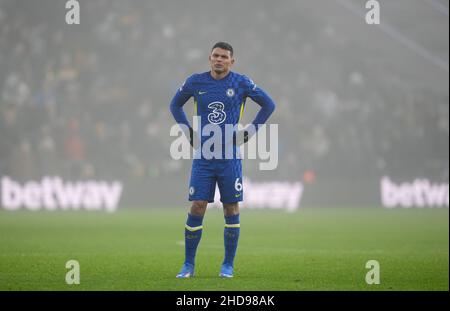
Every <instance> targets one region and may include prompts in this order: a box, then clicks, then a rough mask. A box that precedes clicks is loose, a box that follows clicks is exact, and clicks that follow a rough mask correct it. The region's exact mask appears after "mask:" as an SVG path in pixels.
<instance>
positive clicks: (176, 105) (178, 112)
mask: <svg viewBox="0 0 450 311" xmlns="http://www.w3.org/2000/svg"><path fill="white" fill-rule="evenodd" d="M192 80H193V76H191V77H189V78H188V79H187V80H186V82H185V83H184V84H183V85H182V86H181V87H180V88H179V89H178V91H177V92H176V93H175V96H174V97H173V98H172V101H171V102H170V112H171V113H172V115H173V117H174V119H175V121H176V122H177V123H178V124H183V125H185V126H186V127H187V128H188V129H189V133H185V134H186V135H189V136H188V137H189V142H190V143H191V145H193V136H194V131H193V129H192V126H191V125H190V123H189V121H188V119H187V117H186V113H185V112H184V110H183V106H184V104H186V102H187V101H188V100H189V98H191V97H192V96H193V95H194V90H193V86H192V82H193V81H192Z"/></svg>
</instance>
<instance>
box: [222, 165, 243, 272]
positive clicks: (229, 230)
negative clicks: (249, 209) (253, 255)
mask: <svg viewBox="0 0 450 311" xmlns="http://www.w3.org/2000/svg"><path fill="white" fill-rule="evenodd" d="M232 161H233V162H225V163H224V165H223V170H222V171H221V174H219V177H218V185H219V190H220V200H221V201H222V203H223V211H224V217H225V228H224V247H225V256H224V260H223V263H222V267H221V271H220V276H221V277H233V268H234V258H235V256H236V250H237V246H238V241H239V234H240V226H241V225H240V219H239V202H240V201H242V200H243V187H242V166H241V162H240V161H235V160H232Z"/></svg>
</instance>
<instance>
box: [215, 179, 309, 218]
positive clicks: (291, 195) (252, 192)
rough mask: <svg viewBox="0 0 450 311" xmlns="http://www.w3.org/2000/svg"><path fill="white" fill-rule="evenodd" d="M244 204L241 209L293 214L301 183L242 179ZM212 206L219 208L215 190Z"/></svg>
mask: <svg viewBox="0 0 450 311" xmlns="http://www.w3.org/2000/svg"><path fill="white" fill-rule="evenodd" d="M243 186H244V187H243V189H244V202H243V208H250V209H262V208H269V209H286V210H287V211H288V212H294V211H295V210H297V209H298V207H299V206H300V201H301V198H302V194H303V184H302V183H301V182H294V183H290V182H278V181H277V182H262V183H257V182H252V181H250V180H249V179H244V182H243ZM214 202H215V203H214V204H213V206H217V207H219V205H220V204H219V203H220V194H219V189H216V193H215V198H214Z"/></svg>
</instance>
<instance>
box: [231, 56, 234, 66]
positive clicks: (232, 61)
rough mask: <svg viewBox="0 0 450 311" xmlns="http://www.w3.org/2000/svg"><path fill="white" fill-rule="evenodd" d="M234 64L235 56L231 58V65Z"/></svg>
mask: <svg viewBox="0 0 450 311" xmlns="http://www.w3.org/2000/svg"><path fill="white" fill-rule="evenodd" d="M233 64H234V57H232V58H231V65H233Z"/></svg>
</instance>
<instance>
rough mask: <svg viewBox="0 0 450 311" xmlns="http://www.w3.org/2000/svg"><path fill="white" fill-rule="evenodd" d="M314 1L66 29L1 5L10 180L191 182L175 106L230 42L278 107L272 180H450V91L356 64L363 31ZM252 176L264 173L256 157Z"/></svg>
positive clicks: (2, 122) (54, 8) (103, 3)
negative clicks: (188, 81)
mask: <svg viewBox="0 0 450 311" xmlns="http://www.w3.org/2000/svg"><path fill="white" fill-rule="evenodd" d="M193 2H196V1H193ZM197 2H199V1H197ZM313 2H315V1H311V4H309V7H308V9H309V10H303V8H301V4H300V2H298V1H283V2H282V3H275V2H264V5H259V6H258V5H255V1H247V2H245V1H243V2H242V3H240V4H239V5H234V6H233V9H232V12H227V9H228V8H227V4H226V3H225V2H224V3H218V4H217V5H216V6H214V7H213V8H211V7H210V6H208V5H194V4H192V5H191V6H188V5H186V6H185V7H184V6H183V5H181V4H180V3H179V2H176V1H158V2H156V1H141V0H136V1H123V0H115V1H113V0H111V1H107V0H95V1H85V2H82V3H81V8H82V11H81V24H80V25H72V26H69V25H66V24H65V23H64V15H65V8H64V1H52V0H42V1H13V0H0V173H1V175H10V176H13V177H15V178H17V179H21V180H27V179H32V178H40V177H41V176H44V175H60V176H63V177H67V178H71V179H80V178H81V179H91V178H101V179H117V178H122V179H132V180H138V181H139V180H147V181H148V180H158V179H161V178H167V179H170V178H175V177H176V176H178V175H179V174H180V172H186V171H187V170H188V167H189V166H190V163H189V162H188V161H173V160H172V159H171V158H170V156H169V146H170V143H171V141H172V140H171V137H170V136H169V129H170V127H171V126H172V125H173V123H174V121H173V118H172V116H171V115H170V113H169V110H168V105H169V102H170V100H171V97H172V96H173V94H174V92H175V91H176V89H177V87H178V86H179V85H180V84H181V83H182V82H183V80H184V79H185V78H186V77H187V76H188V75H190V74H191V73H193V72H201V71H206V70H208V63H207V57H208V53H209V49H210V47H211V46H212V45H213V44H214V43H215V42H216V41H221V40H226V41H229V42H230V43H231V44H232V45H233V46H234V47H235V49H236V57H237V58H238V63H237V64H236V71H239V72H242V73H245V74H248V75H249V76H250V77H251V78H252V79H253V80H254V81H255V82H256V83H257V84H259V85H261V86H262V87H263V88H264V89H265V90H267V91H268V92H269V93H270V94H271V96H272V97H273V98H274V100H275V102H276V104H277V110H276V112H275V114H274V115H273V117H272V118H271V119H270V121H271V122H274V123H278V124H279V127H280V143H279V144H280V157H279V169H277V170H276V171H274V172H271V176H273V177H274V178H278V179H293V180H295V179H297V180H298V179H299V178H300V179H301V178H304V176H311V172H312V174H314V176H317V177H318V178H330V179H333V180H339V179H345V178H354V179H364V178H370V177H373V176H381V175H384V174H387V175H393V176H401V177H403V176H404V177H410V176H409V175H410V174H411V175H412V177H415V176H427V177H428V176H429V177H435V178H443V179H447V180H448V138H449V124H448V120H449V111H448V110H449V108H448V88H447V89H446V90H445V89H444V90H443V89H440V88H436V89H430V88H425V87H422V88H421V87H420V86H417V85H413V84H411V83H408V82H407V81H404V80H402V79H400V78H399V74H398V73H396V72H395V71H394V70H389V68H388V65H386V67H383V66H380V65H379V64H380V63H379V62H377V61H379V60H378V59H377V57H379V56H378V55H377V53H376V52H372V53H371V52H370V51H366V52H367V55H366V56H364V58H362V59H363V60H362V61H359V62H356V63H355V62H354V59H355V55H352V54H351V53H350V54H349V45H352V44H355V43H354V42H353V41H351V37H352V35H354V34H348V33H343V32H339V31H338V29H337V28H336V26H334V24H333V23H332V22H328V23H324V22H323V21H320V20H319V19H318V16H315V15H314V14H311V12H315V9H314V7H313V6H314V4H312V3H313ZM204 3H207V2H203V4H204ZM232 3H234V2H232ZM257 3H259V2H257ZM249 12H251V15H250V16H249ZM228 13H229V14H230V16H231V17H230V18H227V17H226V14H228ZM239 14H240V15H239ZM216 15H217V16H216ZM342 19H345V17H342ZM235 21H241V23H239V22H235ZM198 25H204V27H198ZM243 25H245V27H243ZM292 25H295V27H293V26H292ZM224 29H225V30H226V31H224ZM224 33H226V34H233V33H234V34H236V35H235V36H233V37H231V36H229V35H228V36H226V37H225V38H224ZM358 48H360V49H362V48H363V47H358ZM368 50H369V49H368ZM247 104H248V105H250V103H249V102H248V103H247ZM186 107H187V109H186V110H187V112H189V110H191V109H192V108H191V105H187V106H186ZM251 117H252V116H251V115H247V116H246V118H247V120H248V121H250V120H251ZM247 170H248V173H249V174H253V175H254V176H258V174H260V173H259V172H257V165H256V163H254V162H251V161H249V162H248V165H247ZM305 173H307V175H305Z"/></svg>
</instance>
